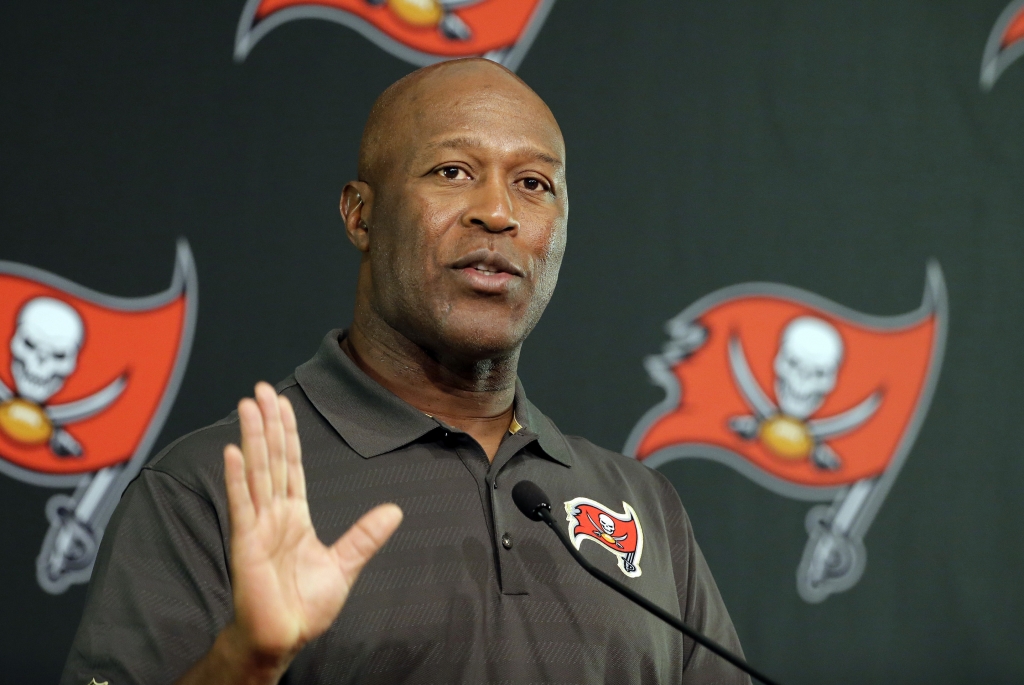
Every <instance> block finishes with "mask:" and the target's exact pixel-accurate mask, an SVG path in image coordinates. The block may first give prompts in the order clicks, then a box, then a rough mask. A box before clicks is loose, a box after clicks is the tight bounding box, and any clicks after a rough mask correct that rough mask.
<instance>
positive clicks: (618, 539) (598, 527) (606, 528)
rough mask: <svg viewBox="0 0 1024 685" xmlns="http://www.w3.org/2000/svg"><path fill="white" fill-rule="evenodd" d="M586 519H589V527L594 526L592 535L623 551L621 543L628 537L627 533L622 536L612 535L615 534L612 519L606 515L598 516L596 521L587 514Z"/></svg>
mask: <svg viewBox="0 0 1024 685" xmlns="http://www.w3.org/2000/svg"><path fill="white" fill-rule="evenodd" d="M587 518H588V519H590V525H592V526H594V535H595V536H596V537H599V538H601V539H602V540H604V541H605V542H606V543H608V544H609V545H613V546H615V547H618V548H619V549H625V548H624V547H623V546H622V544H621V543H622V541H623V540H625V539H626V538H628V537H629V534H628V533H623V534H622V535H612V533H614V532H615V521H612V517H611V516H609V515H608V514H598V515H597V521H596V522H595V521H594V518H593V517H592V516H591V515H590V512H587Z"/></svg>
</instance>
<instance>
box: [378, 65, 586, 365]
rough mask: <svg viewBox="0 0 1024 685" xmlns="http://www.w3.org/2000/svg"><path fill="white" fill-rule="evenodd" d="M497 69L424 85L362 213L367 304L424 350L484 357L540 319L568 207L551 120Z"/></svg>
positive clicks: (513, 343) (518, 339) (558, 139)
mask: <svg viewBox="0 0 1024 685" xmlns="http://www.w3.org/2000/svg"><path fill="white" fill-rule="evenodd" d="M494 71H495V70H492V69H478V70H472V71H469V72H468V73H466V74H464V75H461V76H460V77H459V78H458V79H452V78H450V77H449V78H447V79H444V81H443V83H437V82H434V83H431V82H430V81H429V80H428V81H427V82H425V83H424V84H422V86H421V88H420V90H419V93H417V94H416V95H414V96H413V102H412V104H411V105H410V107H409V109H410V110H411V111H410V112H409V116H405V117H403V121H402V122H401V124H400V125H398V126H396V127H395V129H396V130H395V131H394V135H395V136H396V138H395V140H394V142H393V143H392V144H391V146H390V151H389V154H388V163H387V165H386V166H385V169H384V171H383V172H382V174H381V178H380V180H379V181H378V182H377V183H375V184H374V186H373V196H374V198H373V208H372V213H370V214H369V216H370V221H369V223H370V226H371V228H370V229H369V241H370V242H369V262H370V269H371V276H372V289H371V290H372V294H371V306H373V307H374V309H375V310H376V311H377V313H378V314H379V315H380V316H381V317H382V318H383V319H384V321H386V322H387V323H388V324H389V325H390V326H391V327H392V328H394V329H396V330H397V331H398V332H399V333H401V334H402V335H404V336H405V337H406V338H408V339H410V340H412V341H413V342H415V343H417V344H419V345H420V346H422V347H424V348H426V349H431V350H436V351H439V352H441V351H450V352H456V353H460V354H462V355H469V356H474V357H481V358H483V357H487V356H490V355H495V354H501V353H503V352H508V351H511V350H513V349H515V348H516V347H517V346H518V345H520V344H521V343H522V341H523V340H524V339H525V338H526V336H527V334H528V333H529V332H530V331H531V330H532V329H533V327H534V325H535V324H536V323H537V321H538V320H539V319H540V315H541V313H542V312H543V311H544V308H545V306H546V305H547V303H548V300H550V298H551V295H552V292H553V291H554V287H555V282H556V280H557V277H558V269H559V266H560V264H561V261H562V254H563V252H564V249H565V240H566V220H567V217H568V198H567V192H566V184H565V169H564V157H565V153H564V145H563V142H562V136H561V133H560V131H559V130H558V127H557V124H556V123H555V121H554V119H553V118H552V116H551V114H550V112H549V111H548V109H547V107H546V106H544V104H543V103H542V102H541V101H540V100H539V99H538V98H537V97H536V95H534V94H533V93H531V92H530V91H528V90H527V89H526V88H524V87H522V86H521V84H518V83H517V82H515V81H514V80H513V79H511V78H510V77H508V76H507V75H505V74H501V73H498V74H495V73H494Z"/></svg>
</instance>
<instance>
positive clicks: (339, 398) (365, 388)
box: [295, 329, 572, 466]
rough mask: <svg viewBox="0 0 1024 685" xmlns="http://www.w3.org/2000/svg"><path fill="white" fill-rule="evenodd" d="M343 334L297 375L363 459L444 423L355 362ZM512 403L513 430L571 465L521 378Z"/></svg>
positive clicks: (330, 338) (333, 336) (334, 334)
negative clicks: (346, 346)
mask: <svg viewBox="0 0 1024 685" xmlns="http://www.w3.org/2000/svg"><path fill="white" fill-rule="evenodd" d="M345 335H346V332H345V331H344V330H342V329H335V330H333V331H331V332H330V333H328V334H327V336H326V337H325V338H324V340H323V342H322V343H321V345H320V349H319V350H317V353H316V355H314V357H313V358H312V359H310V360H309V361H308V362H306V363H305V364H303V365H301V366H300V367H298V368H297V369H295V379H296V380H297V381H298V383H299V386H301V387H302V390H303V392H305V393H306V396H307V397H308V398H309V401H310V402H311V403H312V404H313V406H314V407H316V409H317V411H319V412H320V414H321V415H323V417H324V418H325V419H326V420H327V422H328V423H330V424H331V426H332V427H333V428H334V429H335V430H336V431H338V433H339V434H340V435H341V437H342V438H344V439H345V442H347V443H348V445H349V446H350V447H351V448H352V449H353V450H355V451H356V452H358V453H359V454H360V456H362V457H365V458H370V457H376V456H378V455H381V454H384V453H386V452H391V451H393V450H396V449H398V448H400V447H404V446H405V445H408V444H409V443H412V442H414V441H416V440H418V439H420V438H422V437H423V436H424V435H426V434H427V433H429V432H430V431H432V430H435V429H437V428H438V427H439V426H440V425H441V424H440V423H439V422H438V421H437V420H436V419H434V418H431V417H429V416H427V415H426V414H424V413H423V412H421V411H420V410H418V409H416V408H415V407H413V406H412V405H410V404H409V403H408V402H406V401H405V400H403V399H401V398H400V397H398V396H397V395H395V394H394V393H392V392H391V391H390V390H388V389H386V388H384V387H383V386H382V385H380V384H379V383H377V381H375V380H373V379H372V378H370V377H369V376H367V375H366V374H365V373H364V372H363V370H362V369H360V368H359V367H358V366H356V364H355V362H353V361H352V360H351V359H349V357H348V355H347V354H345V353H344V352H343V351H342V349H341V341H342V340H343V339H344V338H345ZM514 406H515V420H514V424H513V426H515V425H518V426H520V428H519V430H517V431H514V432H515V434H516V435H520V436H529V437H535V438H536V442H537V444H538V445H539V446H540V448H541V450H543V451H544V453H545V454H546V455H547V456H549V457H550V458H552V459H554V460H555V461H557V462H558V463H560V464H562V465H564V466H571V465H572V459H571V451H570V449H569V445H568V443H566V440H565V436H563V435H562V433H561V432H560V431H559V430H558V428H557V427H555V424H554V423H552V422H551V419H549V418H548V417H546V416H544V415H543V414H542V413H541V412H540V410H538V409H537V407H535V406H534V405H533V403H531V402H530V401H529V400H528V399H527V398H526V392H525V391H524V390H523V386H522V383H520V382H519V380H518V379H516V394H515V405H514Z"/></svg>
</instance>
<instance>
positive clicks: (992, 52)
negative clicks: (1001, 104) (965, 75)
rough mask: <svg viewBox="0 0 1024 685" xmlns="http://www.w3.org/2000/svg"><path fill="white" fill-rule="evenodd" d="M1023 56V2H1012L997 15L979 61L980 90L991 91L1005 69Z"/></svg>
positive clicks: (1018, 0)
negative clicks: (997, 17)
mask: <svg viewBox="0 0 1024 685" xmlns="http://www.w3.org/2000/svg"><path fill="white" fill-rule="evenodd" d="M1021 55H1024V0H1014V1H1013V2H1011V3H1010V4H1009V5H1008V6H1007V7H1006V9H1005V10H1003V13H1002V14H1001V15H999V19H997V20H996V23H995V26H993V27H992V32H991V33H990V34H989V37H988V43H986V44H985V54H984V56H983V57H982V59H981V88H982V90H991V89H992V87H993V86H994V85H995V84H996V81H998V80H999V77H1000V76H1001V75H1002V73H1003V72H1004V71H1006V68H1007V67H1009V66H1010V65H1011V64H1013V63H1014V62H1015V61H1017V60H1018V59H1019V58H1020V57H1021Z"/></svg>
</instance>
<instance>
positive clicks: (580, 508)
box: [565, 497, 644, 578]
mask: <svg viewBox="0 0 1024 685" xmlns="http://www.w3.org/2000/svg"><path fill="white" fill-rule="evenodd" d="M622 509H623V511H624V512H625V513H623V514H620V513H618V512H616V511H612V510H611V509H609V508H608V507H606V506H604V505H603V504H601V503H600V502H595V501H594V500H592V499H588V498H586V497H577V498H576V499H571V500H569V501H568V502H566V503H565V516H566V521H568V522H569V538H570V539H571V540H572V544H573V545H575V547H576V549H579V548H580V545H581V544H582V543H583V541H584V540H593V541H594V542H596V543H598V544H599V545H601V547H603V548H604V549H606V550H608V551H609V552H611V553H612V554H614V555H615V556H616V558H617V559H618V564H619V570H620V571H622V572H623V573H625V574H626V576H628V577H629V578H639V577H640V574H641V573H642V571H641V570H640V555H641V554H643V551H644V531H643V528H641V527H640V519H638V518H637V516H636V511H634V510H633V507H631V506H629V505H628V504H626V503H625V502H623V503H622Z"/></svg>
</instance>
